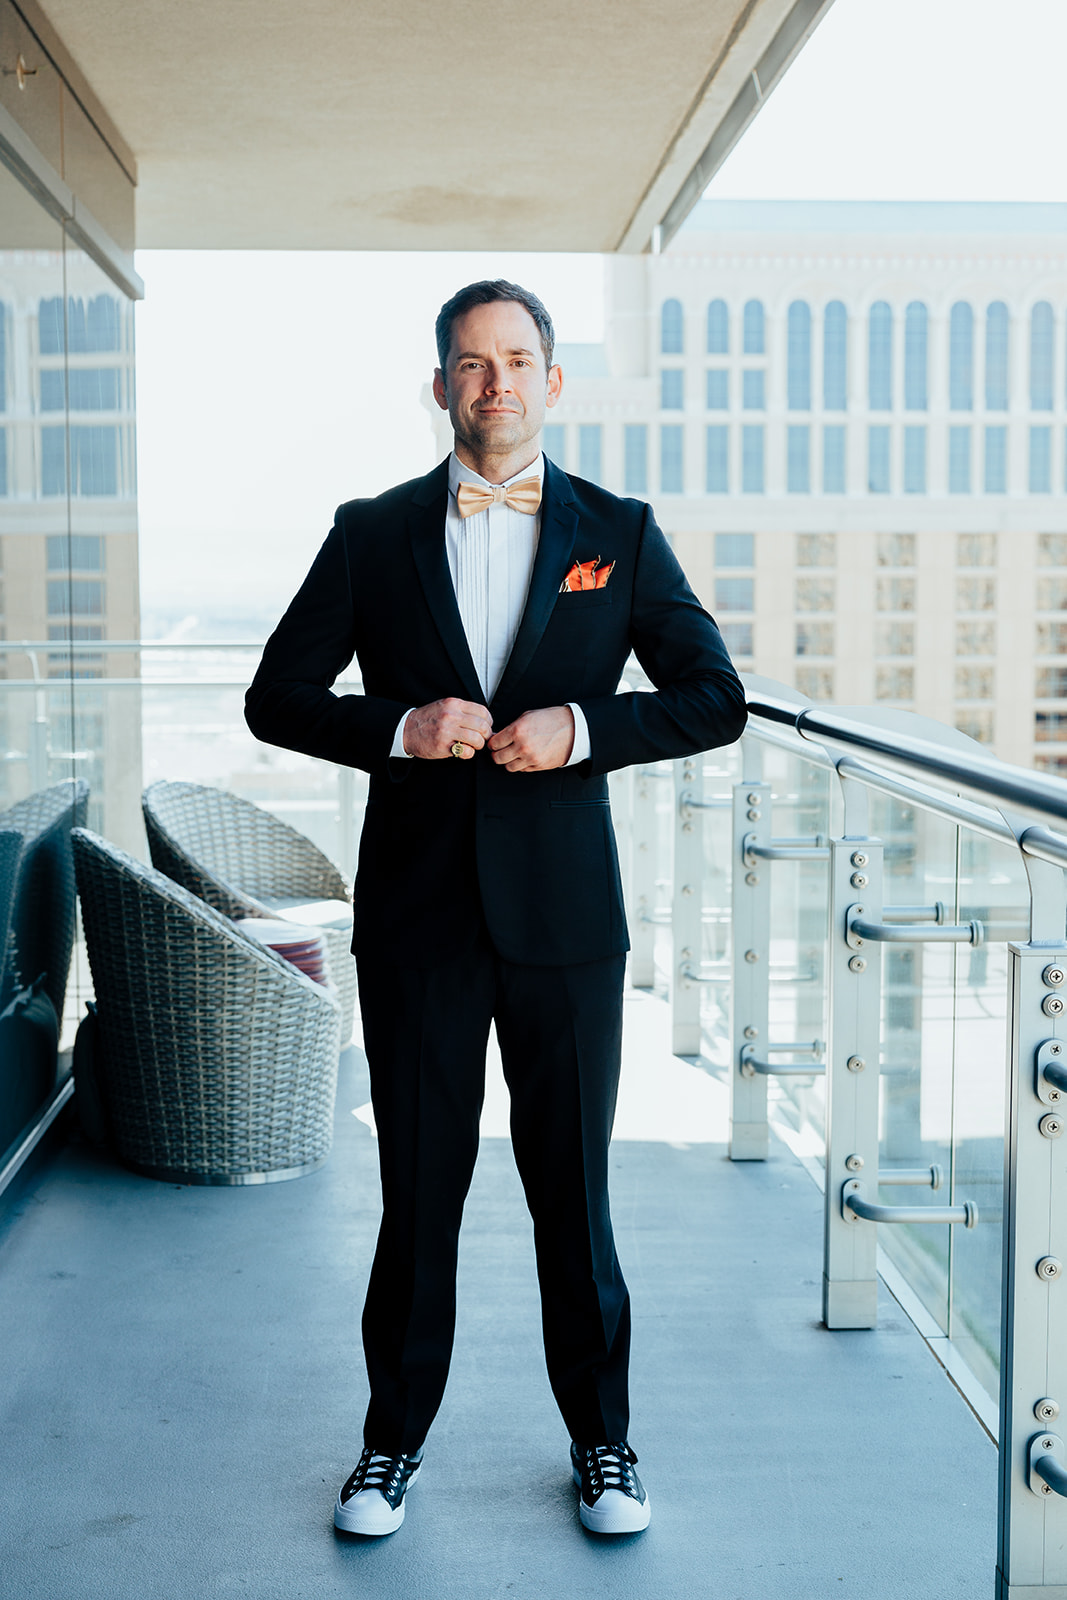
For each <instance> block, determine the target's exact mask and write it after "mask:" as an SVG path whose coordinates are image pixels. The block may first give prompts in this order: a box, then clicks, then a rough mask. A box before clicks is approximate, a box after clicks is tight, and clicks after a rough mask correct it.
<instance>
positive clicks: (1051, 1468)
mask: <svg viewBox="0 0 1067 1600" xmlns="http://www.w3.org/2000/svg"><path fill="white" fill-rule="evenodd" d="M1028 1455H1029V1462H1028V1467H1029V1471H1028V1473H1027V1482H1028V1483H1029V1485H1030V1488H1031V1489H1032V1491H1033V1493H1034V1494H1036V1495H1038V1496H1039V1497H1040V1498H1041V1499H1043V1500H1044V1499H1050V1498H1051V1497H1052V1495H1054V1494H1062V1495H1064V1496H1067V1466H1065V1465H1064V1449H1063V1440H1062V1439H1061V1438H1059V1436H1058V1435H1057V1434H1055V1433H1035V1434H1034V1437H1033V1438H1032V1439H1031V1440H1030V1446H1029V1451H1028Z"/></svg>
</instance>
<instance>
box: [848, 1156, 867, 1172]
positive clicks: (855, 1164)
mask: <svg viewBox="0 0 1067 1600" xmlns="http://www.w3.org/2000/svg"><path fill="white" fill-rule="evenodd" d="M845 1169H846V1171H848V1172H861V1171H862V1170H863V1157H862V1156H846V1157H845Z"/></svg>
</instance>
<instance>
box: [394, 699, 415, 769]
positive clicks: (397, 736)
mask: <svg viewBox="0 0 1067 1600" xmlns="http://www.w3.org/2000/svg"><path fill="white" fill-rule="evenodd" d="M414 709H415V707H414V706H412V707H411V710H409V711H405V712H404V715H403V716H402V717H401V719H400V721H399V722H398V723H397V725H396V732H395V733H394V734H393V748H392V749H391V750H390V752H389V755H390V758H391V757H393V756H399V757H400V759H401V761H413V760H414V759H415V758H414V756H409V755H408V753H407V751H406V750H405V749H404V729H405V728H406V727H407V725H408V718H409V717H410V715H411V712H412V711H414Z"/></svg>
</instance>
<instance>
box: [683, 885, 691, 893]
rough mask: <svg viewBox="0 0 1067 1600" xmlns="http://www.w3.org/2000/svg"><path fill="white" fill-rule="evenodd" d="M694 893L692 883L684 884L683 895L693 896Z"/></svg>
mask: <svg viewBox="0 0 1067 1600" xmlns="http://www.w3.org/2000/svg"><path fill="white" fill-rule="evenodd" d="M692 892H693V885H692V884H691V883H683V884H682V893H683V894H692Z"/></svg>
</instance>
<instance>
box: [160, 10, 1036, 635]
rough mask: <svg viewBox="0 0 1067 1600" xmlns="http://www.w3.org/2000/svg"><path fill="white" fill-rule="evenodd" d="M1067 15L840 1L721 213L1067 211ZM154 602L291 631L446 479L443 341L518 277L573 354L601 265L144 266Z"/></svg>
mask: <svg viewBox="0 0 1067 1600" xmlns="http://www.w3.org/2000/svg"><path fill="white" fill-rule="evenodd" d="M1065 59H1067V0H835V4H834V5H833V6H832V7H831V8H830V10H829V12H828V13H827V15H826V17H825V18H824V20H823V22H822V23H821V24H820V25H819V27H818V28H817V29H816V31H815V34H814V35H813V37H812V38H811V40H810V41H809V42H808V44H807V45H806V46H805V48H804V50H803V51H802V52H801V54H800V55H799V57H798V58H797V60H796V61H795V62H794V63H793V66H792V67H791V68H790V69H789V71H788V72H787V74H786V75H785V78H784V79H783V81H782V82H781V83H780V85H779V86H778V88H777V89H776V90H775V92H774V93H773V94H772V95H771V96H770V98H769V99H768V100H767V102H766V104H765V105H764V106H763V108H762V109H761V111H760V113H759V115H758V116H757V118H756V119H755V121H754V122H753V124H752V125H751V126H750V128H749V129H748V131H747V132H746V134H745V135H744V137H743V138H742V140H741V141H740V143H739V144H738V146H737V147H736V148H735V150H734V151H733V152H732V154H731V155H730V157H729V158H728V160H727V161H726V162H725V163H724V165H723V167H722V168H721V169H720V171H719V173H718V174H717V175H716V177H715V178H714V180H713V181H712V184H711V186H710V188H709V189H708V191H707V193H708V195H709V197H711V198H730V199H880V200H1060V201H1062V200H1065V199H1067V181H1065V175H1064V174H1065V163H1064V151H1065V149H1067V96H1065V95H1064V93H1063V88H1062V75H1063V62H1064V60H1065ZM137 265H138V269H139V271H140V273H141V275H142V277H143V278H144V280H145V287H146V297H145V300H144V301H143V303H142V304H140V305H139V306H138V308H137V347H138V348H137V366H138V430H139V449H138V466H139V484H140V517H141V571H142V594H143V597H144V603H145V609H146V612H147V613H148V618H149V625H150V626H151V616H152V613H153V612H158V613H162V612H167V613H170V614H174V613H175V611H176V610H181V609H183V608H185V609H187V610H188V611H189V612H190V613H193V614H196V613H198V612H199V611H205V610H209V609H211V605H212V602H211V598H210V597H211V596H212V595H217V594H228V595H232V596H234V603H233V605H232V607H230V608H229V609H230V611H231V613H232V614H242V613H247V614H248V615H262V614H266V615H268V616H269V615H273V614H274V612H275V611H276V610H277V609H278V608H279V607H280V606H282V605H284V603H285V601H286V599H287V597H288V595H289V594H291V592H292V591H293V589H294V588H295V587H296V585H297V584H298V583H299V581H300V578H301V577H302V575H303V573H304V572H305V570H306V569H307V566H308V565H309V563H310V561H311V559H312V557H313V555H314V552H315V550H316V549H317V547H318V545H319V543H320V542H321V540H322V538H323V537H324V536H325V533H326V531H327V530H328V528H329V525H330V523H331V521H332V517H333V511H334V507H335V506H336V505H337V504H338V503H339V502H340V501H342V500H346V499H349V498H351V497H352V496H354V495H360V494H376V493H378V492H379V491H380V490H382V489H384V488H386V487H387V486H388V485H389V484H391V483H396V482H400V481H403V480H404V479H405V478H410V477H413V476H415V475H416V474H418V473H422V472H425V471H427V470H428V469H429V468H430V466H432V464H433V460H434V449H433V439H432V435H431V432H430V425H429V418H428V417H427V414H426V411H425V409H424V408H423V404H422V400H421V395H422V390H423V386H424V384H425V383H426V382H428V380H429V379H430V377H431V376H432V370H433V365H434V360H435V357H434V350H433V319H434V317H435V315H436V313H437V310H438V308H439V307H440V305H441V303H442V301H444V300H445V299H447V298H448V296H449V295H450V294H451V293H452V292H453V291H454V290H455V289H456V288H458V287H459V286H460V285H461V284H463V283H466V282H469V281H471V280H472V279H475V278H481V277H496V276H502V277H508V278H512V279H515V280H517V281H519V282H521V283H527V284H529V285H530V287H532V288H534V289H535V290H536V292H537V293H538V294H540V296H541V297H542V299H543V300H544V301H545V302H546V304H547V305H548V307H549V309H550V310H551V312H552V315H553V318H554V320H555V322H556V328H557V335H558V337H559V339H560V340H561V341H562V342H572V341H579V342H580V341H585V340H597V339H599V338H600V337H601V333H602V329H603V315H604V297H603V262H602V259H601V258H600V257H597V256H564V255H532V254H530V255H516V254H509V255H505V254H503V253H501V254H489V253H485V252H479V253H469V254H447V253H426V254H380V253H374V254H370V253H367V254H355V253H352V254H349V253H340V252H336V253H318V252H295V251H294V252H239V251H234V252H217V251H212V252H200V251H141V252H139V253H138V257H137Z"/></svg>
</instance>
